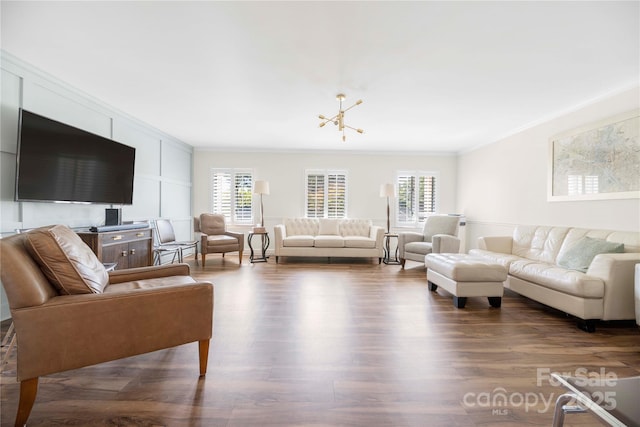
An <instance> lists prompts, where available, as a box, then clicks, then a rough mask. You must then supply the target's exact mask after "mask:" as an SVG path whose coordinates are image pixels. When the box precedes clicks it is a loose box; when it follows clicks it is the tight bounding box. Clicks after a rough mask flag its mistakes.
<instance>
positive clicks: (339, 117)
mask: <svg viewBox="0 0 640 427" xmlns="http://www.w3.org/2000/svg"><path fill="white" fill-rule="evenodd" d="M346 98H347V96H346V95H345V94H343V93H339V94H337V95H336V99H337V100H338V101H339V102H340V110H339V111H338V114H336V115H335V116H333V117H331V118H327V117H325V116H324V115H322V114H320V115H319V116H318V117H319V118H320V120H322V121H321V122H320V127H323V126H324V125H326V124H327V123H329V122H331V123H333V124H334V125H336V126H338V131H339V132H342V140H343V141H346V140H347V137H346V136H345V134H344V128H349V129H353V130H355V131H356V132H358V133H364V130H362V129H357V128H354V127H351V126H349V125H346V124H345V123H344V113H346V112H347V111H349V110H350V109H352V108H353V107H355V106H356V105H360V104H362V99H359V100H357V101H356V103H355V104H353V105H352V106H351V107H349V108H347V109H344V110H343V109H342V101H344V100H345V99H346Z"/></svg>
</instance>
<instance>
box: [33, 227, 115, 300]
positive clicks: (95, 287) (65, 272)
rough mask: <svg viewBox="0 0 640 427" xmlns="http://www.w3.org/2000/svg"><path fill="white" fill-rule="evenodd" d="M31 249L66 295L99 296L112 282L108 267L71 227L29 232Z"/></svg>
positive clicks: (43, 268) (52, 280)
mask: <svg viewBox="0 0 640 427" xmlns="http://www.w3.org/2000/svg"><path fill="white" fill-rule="evenodd" d="M27 250H28V251H29V253H30V254H31V256H32V257H33V258H34V259H35V260H36V262H37V263H38V265H39V266H40V268H41V269H42V271H43V272H44V274H45V276H47V279H49V281H50V282H51V283H52V284H53V285H54V286H55V287H56V288H57V289H58V291H59V292H60V293H61V294H63V295H73V294H90V293H96V294H99V293H102V291H103V290H104V288H105V287H106V286H107V284H108V283H109V275H108V274H107V271H106V270H105V268H104V265H102V263H101V262H100V261H99V260H98V258H97V257H96V255H95V254H94V253H93V252H92V251H91V249H90V248H89V246H87V245H86V243H84V242H83V241H82V239H81V238H80V236H78V235H77V234H76V233H74V232H73V230H71V229H70V228H69V227H67V226H64V225H55V226H52V227H43V228H38V229H36V230H33V231H31V232H29V233H28V234H27Z"/></svg>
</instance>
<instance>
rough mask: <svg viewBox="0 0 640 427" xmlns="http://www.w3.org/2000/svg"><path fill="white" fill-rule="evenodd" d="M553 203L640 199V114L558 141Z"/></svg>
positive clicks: (553, 145)
mask: <svg viewBox="0 0 640 427" xmlns="http://www.w3.org/2000/svg"><path fill="white" fill-rule="evenodd" d="M547 198H548V200H549V201H568V200H602V199H631V198H640V110H634V111H630V112H628V113H625V114H621V115H619V116H615V117H611V118H608V119H606V120H602V121H599V122H597V123H592V124H591V125H588V126H585V127H582V128H579V129H574V130H571V131H569V132H564V133H562V134H559V135H556V136H554V137H552V138H551V140H550V141H549V178H548V197H547Z"/></svg>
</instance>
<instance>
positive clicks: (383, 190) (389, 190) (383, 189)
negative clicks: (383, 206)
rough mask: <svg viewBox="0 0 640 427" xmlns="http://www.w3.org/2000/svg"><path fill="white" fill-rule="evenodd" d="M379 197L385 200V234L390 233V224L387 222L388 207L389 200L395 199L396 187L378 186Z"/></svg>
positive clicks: (390, 185)
mask: <svg viewBox="0 0 640 427" xmlns="http://www.w3.org/2000/svg"><path fill="white" fill-rule="evenodd" d="M380 197H386V198H387V234H389V233H390V231H391V222H390V221H389V213H390V205H389V199H390V198H391V197H396V187H395V186H394V185H393V184H382V185H381V186H380Z"/></svg>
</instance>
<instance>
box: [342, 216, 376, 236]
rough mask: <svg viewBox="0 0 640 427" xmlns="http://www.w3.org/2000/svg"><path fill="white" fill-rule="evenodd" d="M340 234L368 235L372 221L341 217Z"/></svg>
mask: <svg viewBox="0 0 640 427" xmlns="http://www.w3.org/2000/svg"><path fill="white" fill-rule="evenodd" d="M339 225H340V235H341V236H343V237H345V236H361V237H369V235H370V233H371V225H372V222H371V220H369V219H341V220H340V222H339Z"/></svg>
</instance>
